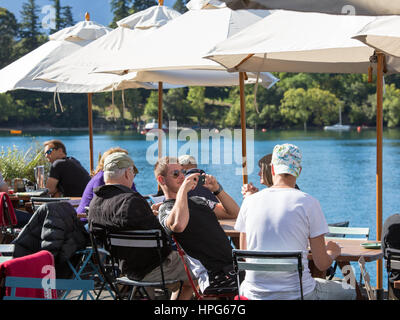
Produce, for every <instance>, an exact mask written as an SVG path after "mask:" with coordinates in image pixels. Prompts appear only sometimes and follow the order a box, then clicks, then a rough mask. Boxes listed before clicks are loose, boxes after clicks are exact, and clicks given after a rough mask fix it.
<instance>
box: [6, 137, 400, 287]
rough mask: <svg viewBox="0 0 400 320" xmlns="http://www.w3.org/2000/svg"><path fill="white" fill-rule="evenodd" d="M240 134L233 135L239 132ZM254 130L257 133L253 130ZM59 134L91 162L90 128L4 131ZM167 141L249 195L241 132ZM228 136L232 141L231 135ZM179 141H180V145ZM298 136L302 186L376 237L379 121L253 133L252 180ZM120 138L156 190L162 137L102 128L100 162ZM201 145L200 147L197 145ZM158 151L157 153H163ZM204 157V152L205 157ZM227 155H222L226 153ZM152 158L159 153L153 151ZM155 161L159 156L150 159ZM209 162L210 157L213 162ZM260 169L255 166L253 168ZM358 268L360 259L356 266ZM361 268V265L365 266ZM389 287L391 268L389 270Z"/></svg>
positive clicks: (393, 174) (399, 172) (396, 162)
mask: <svg viewBox="0 0 400 320" xmlns="http://www.w3.org/2000/svg"><path fill="white" fill-rule="evenodd" d="M232 136H233V135H232ZM248 137H250V136H248ZM53 138H57V139H60V140H62V141H63V142H64V143H65V145H66V147H67V152H68V155H69V156H73V157H75V158H77V159H78V160H80V161H81V163H82V164H83V166H84V167H85V168H86V169H88V170H89V143H88V135H87V132H74V133H65V132H52V133H51V134H49V133H39V132H35V133H24V134H23V135H21V136H10V135H8V134H5V133H2V134H1V135H0V139H1V146H3V147H8V146H12V145H16V146H17V147H18V148H21V149H24V150H26V149H28V147H29V146H31V145H32V144H33V141H38V142H39V143H42V142H43V141H46V140H50V139H53ZM172 141H173V142H174V143H172V142H169V141H167V142H166V145H165V147H164V150H167V151H169V152H171V153H174V152H175V153H176V152H178V154H181V153H185V151H187V149H189V148H190V147H192V149H191V152H192V153H194V154H196V155H197V158H198V159H199V161H200V160H201V159H202V160H203V161H202V164H201V167H202V168H203V169H204V170H205V171H206V172H207V173H210V174H213V175H215V176H216V177H217V179H218V180H219V181H220V182H221V184H222V185H223V187H224V189H225V190H226V191H227V192H228V193H229V194H230V195H231V196H232V197H233V198H234V199H235V200H236V201H237V202H238V204H239V205H240V204H241V202H242V196H241V193H240V189H241V184H242V176H241V160H240V159H241V158H240V157H241V142H240V139H233V141H232V142H231V143H228V142H226V141H228V140H222V139H221V145H220V148H218V146H217V145H212V143H211V139H208V138H207V139H203V140H201V135H200V134H199V136H198V144H195V145H193V144H191V143H190V142H188V141H185V140H184V141H178V142H177V143H176V140H175V139H173V140H172ZM223 141H224V142H223ZM175 143H176V145H175ZM282 143H293V144H295V145H297V146H299V148H300V149H301V150H302V152H303V170H302V173H301V175H300V177H299V179H298V181H297V182H298V185H299V187H300V188H301V190H302V191H304V192H307V193H309V194H311V195H313V196H314V197H316V198H317V199H318V200H319V201H320V203H321V207H322V209H323V211H324V213H325V216H326V219H327V222H328V223H331V222H339V221H344V220H349V221H350V226H357V227H369V228H370V239H375V236H376V230H375V228H376V132H375V130H373V129H368V130H362V131H361V132H357V131H356V130H352V131H350V132H343V133H338V132H324V131H321V130H315V131H314V130H309V131H293V130H290V131H267V132H257V133H256V134H255V135H254V142H251V139H249V142H248V145H247V151H248V157H249V159H248V163H249V170H250V171H249V181H251V182H253V183H254V184H255V185H256V186H257V187H259V188H262V186H261V185H260V182H259V177H258V175H257V173H258V166H257V161H258V159H259V158H261V157H262V156H263V155H265V154H267V153H271V152H272V149H273V147H274V146H275V145H276V144H282ZM115 146H119V147H122V148H125V149H127V150H128V151H129V154H130V155H131V156H132V158H133V159H134V161H135V164H136V166H137V167H138V169H139V171H140V173H139V174H138V175H137V177H136V178H135V183H136V186H137V189H138V190H139V192H141V193H142V194H149V193H155V192H156V191H157V184H156V182H155V179H154V175H153V165H152V164H151V163H149V157H148V156H147V159H146V154H147V155H148V154H149V153H150V154H154V147H155V146H156V142H155V141H153V140H150V141H146V137H145V136H144V135H140V134H138V133H136V132H102V133H95V134H94V155H95V156H94V158H95V165H96V164H97V157H98V154H99V153H100V152H101V153H102V152H104V151H105V150H107V149H109V148H110V147H115ZM193 146H195V148H194V147H193ZM155 156H156V154H155ZM202 157H203V158H202ZM218 157H219V161H218ZM150 160H151V159H150ZM150 162H151V161H150ZM206 162H208V163H206ZM252 168H253V170H252V171H251V169H252ZM399 177H400V130H398V129H393V130H390V129H388V130H385V131H384V141H383V221H385V219H386V218H387V217H388V216H389V215H392V214H394V213H399V212H400V210H399V196H398V193H399V190H400V179H399ZM355 269H356V271H358V267H356V268H355ZM367 270H368V272H369V273H370V275H371V282H372V284H373V285H375V277H376V271H375V270H376V264H375V263H369V264H367ZM357 274H358V272H357ZM383 274H384V282H383V283H384V287H385V288H386V281H387V280H386V279H387V278H386V271H385V270H384V272H383Z"/></svg>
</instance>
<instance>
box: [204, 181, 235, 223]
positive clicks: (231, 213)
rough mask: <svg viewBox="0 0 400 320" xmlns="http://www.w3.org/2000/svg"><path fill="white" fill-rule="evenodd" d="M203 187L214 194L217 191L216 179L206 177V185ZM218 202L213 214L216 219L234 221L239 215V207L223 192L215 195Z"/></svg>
mask: <svg viewBox="0 0 400 320" xmlns="http://www.w3.org/2000/svg"><path fill="white" fill-rule="evenodd" d="M204 186H205V187H206V188H207V189H209V190H210V191H211V192H216V191H217V190H218V189H219V184H218V182H217V179H216V178H215V177H213V176H211V175H206V183H205V184H204ZM216 197H217V198H218V200H219V202H220V203H218V204H217V205H216V206H215V208H214V213H215V215H216V216H217V219H236V218H237V216H238V213H239V209H240V208H239V206H238V205H237V203H236V202H235V200H233V199H232V197H231V196H230V195H229V194H227V193H226V192H225V191H224V190H222V191H221V192H220V193H218V194H217V195H216Z"/></svg>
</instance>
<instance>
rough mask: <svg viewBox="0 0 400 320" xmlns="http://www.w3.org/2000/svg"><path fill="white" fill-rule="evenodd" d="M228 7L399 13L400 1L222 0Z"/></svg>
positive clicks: (337, 12) (352, 12)
mask: <svg viewBox="0 0 400 320" xmlns="http://www.w3.org/2000/svg"><path fill="white" fill-rule="evenodd" d="M223 1H224V2H226V4H227V5H228V7H229V8H231V9H233V10H237V9H252V8H253V9H285V10H293V11H303V12H319V13H330V14H350V15H368V16H377V15H392V14H400V3H399V2H398V1H392V0H223Z"/></svg>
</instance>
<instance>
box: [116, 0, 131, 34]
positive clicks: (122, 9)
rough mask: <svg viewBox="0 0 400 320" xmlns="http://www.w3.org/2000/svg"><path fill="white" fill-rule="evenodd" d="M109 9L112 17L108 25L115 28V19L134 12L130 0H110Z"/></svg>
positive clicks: (117, 19)
mask: <svg viewBox="0 0 400 320" xmlns="http://www.w3.org/2000/svg"><path fill="white" fill-rule="evenodd" d="M111 11H112V13H113V14H114V17H113V20H112V22H111V23H110V27H111V28H115V27H117V21H119V20H121V19H123V18H125V17H127V16H129V15H130V14H132V13H133V12H134V11H133V9H132V0H111Z"/></svg>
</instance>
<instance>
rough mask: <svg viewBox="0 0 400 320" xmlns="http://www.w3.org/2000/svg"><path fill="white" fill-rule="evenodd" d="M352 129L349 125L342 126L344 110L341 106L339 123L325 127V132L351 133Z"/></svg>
mask: <svg viewBox="0 0 400 320" xmlns="http://www.w3.org/2000/svg"><path fill="white" fill-rule="evenodd" d="M350 128H351V126H350V125H348V124H342V110H341V108H340V106H339V123H336V124H334V125H333V126H325V127H324V130H326V131H349V130H350Z"/></svg>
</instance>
